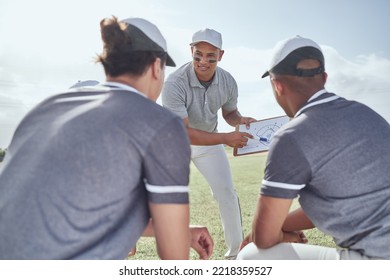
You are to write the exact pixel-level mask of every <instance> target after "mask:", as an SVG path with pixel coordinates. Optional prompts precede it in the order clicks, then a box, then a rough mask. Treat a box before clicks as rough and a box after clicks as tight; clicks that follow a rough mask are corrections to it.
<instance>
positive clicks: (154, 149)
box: [144, 117, 191, 204]
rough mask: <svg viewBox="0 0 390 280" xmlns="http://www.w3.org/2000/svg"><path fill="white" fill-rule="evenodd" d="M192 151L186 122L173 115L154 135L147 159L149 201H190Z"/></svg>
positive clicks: (146, 174) (145, 169)
mask: <svg viewBox="0 0 390 280" xmlns="http://www.w3.org/2000/svg"><path fill="white" fill-rule="evenodd" d="M190 159H191V150H190V144H189V140H188V136H187V133H186V131H185V128H184V124H183V121H182V120H181V119H180V118H177V117H175V118H173V119H172V121H170V122H169V123H168V124H167V125H166V126H164V128H163V130H162V131H159V132H158V133H156V134H155V137H154V138H153V139H152V141H151V143H150V145H149V147H148V151H147V153H146V155H145V159H144V172H145V174H144V178H145V179H144V180H145V186H146V189H147V191H148V198H149V201H151V202H153V203H179V204H188V183H189V168H190Z"/></svg>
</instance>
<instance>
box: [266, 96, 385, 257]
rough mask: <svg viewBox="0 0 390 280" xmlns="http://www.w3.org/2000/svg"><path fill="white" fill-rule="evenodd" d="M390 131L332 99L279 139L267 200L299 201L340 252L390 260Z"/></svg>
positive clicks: (321, 101)
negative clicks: (274, 198)
mask: <svg viewBox="0 0 390 280" xmlns="http://www.w3.org/2000/svg"><path fill="white" fill-rule="evenodd" d="M389 170H390V126H389V123H388V122H386V121H385V120H384V119H383V118H382V117H381V116H379V115H378V114H377V113H375V112H374V111H373V110H371V109H370V108H368V107H367V106H365V105H362V104H360V103H357V102H353V101H348V100H345V99H344V98H339V97H338V96H335V95H334V94H331V93H326V92H324V93H323V94H320V95H319V96H318V97H317V98H314V99H313V100H310V102H309V103H307V104H306V106H305V107H304V109H303V110H302V111H301V112H300V113H298V116H296V117H295V118H294V119H293V120H292V121H291V122H290V123H288V124H287V125H285V126H284V127H282V128H281V129H280V130H279V131H278V132H277V133H276V134H275V136H274V138H273V140H272V144H271V147H270V151H269V155H268V159H267V164H266V170H265V174H264V180H263V186H262V189H261V193H262V194H263V195H266V196H272V197H280V198H289V199H292V198H295V197H297V196H299V201H300V204H301V206H302V208H303V210H304V211H305V213H306V214H307V215H308V217H309V218H310V219H311V220H312V222H313V223H314V225H315V226H316V227H317V228H319V229H320V230H322V231H323V232H325V233H327V234H329V235H331V236H333V237H334V240H335V242H336V244H337V245H339V246H341V247H344V248H349V249H352V250H357V251H360V252H362V253H363V254H365V255H368V256H371V257H377V258H386V259H390V245H389V244H390V242H389V241H390V173H389Z"/></svg>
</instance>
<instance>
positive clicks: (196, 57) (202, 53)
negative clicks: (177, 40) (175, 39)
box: [191, 42, 223, 82]
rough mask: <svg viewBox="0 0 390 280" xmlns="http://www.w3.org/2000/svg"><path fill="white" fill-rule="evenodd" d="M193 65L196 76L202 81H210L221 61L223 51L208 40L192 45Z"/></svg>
mask: <svg viewBox="0 0 390 280" xmlns="http://www.w3.org/2000/svg"><path fill="white" fill-rule="evenodd" d="M191 52H192V57H193V65H194V69H195V73H196V76H197V77H198V79H199V80H200V81H202V82H208V81H210V80H211V79H212V78H213V76H214V73H215V70H216V69H217V64H218V61H221V59H222V55H223V51H222V50H220V49H218V48H216V47H214V46H213V45H210V44H209V43H206V42H200V43H198V44H196V45H195V46H193V47H191Z"/></svg>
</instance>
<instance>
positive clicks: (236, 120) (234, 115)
mask: <svg viewBox="0 0 390 280" xmlns="http://www.w3.org/2000/svg"><path fill="white" fill-rule="evenodd" d="M223 118H224V119H225V121H226V122H227V123H228V124H229V125H231V126H234V127H235V126H237V125H239V124H242V115H241V114H240V112H239V111H238V110H235V111H232V112H229V113H225V114H223Z"/></svg>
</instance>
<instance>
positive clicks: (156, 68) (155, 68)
mask: <svg viewBox="0 0 390 280" xmlns="http://www.w3.org/2000/svg"><path fill="white" fill-rule="evenodd" d="M150 67H151V69H152V75H153V78H155V79H159V78H160V74H161V71H162V69H161V59H160V58H158V57H157V58H156V60H155V61H154V62H153V63H152V65H151V66H150Z"/></svg>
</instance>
